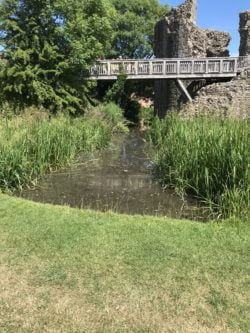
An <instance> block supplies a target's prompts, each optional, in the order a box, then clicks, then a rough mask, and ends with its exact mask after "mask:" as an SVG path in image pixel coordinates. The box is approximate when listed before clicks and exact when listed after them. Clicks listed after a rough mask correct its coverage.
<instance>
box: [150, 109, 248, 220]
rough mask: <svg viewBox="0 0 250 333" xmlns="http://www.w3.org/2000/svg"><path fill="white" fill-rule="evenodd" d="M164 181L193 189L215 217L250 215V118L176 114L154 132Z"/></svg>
mask: <svg viewBox="0 0 250 333" xmlns="http://www.w3.org/2000/svg"><path fill="white" fill-rule="evenodd" d="M150 138H151V141H152V143H153V144H154V145H155V146H157V147H158V149H157V152H156V155H155V161H156V166H157V173H158V176H159V178H160V181H161V182H162V184H164V185H165V186H168V187H174V188H176V189H179V190H181V191H183V192H184V193H187V194H191V195H193V196H195V197H197V198H199V199H200V200H202V201H204V202H205V203H206V207H207V206H209V207H210V208H211V211H213V212H216V214H217V216H220V217H228V216H230V215H239V214H243V215H245V214H249V204H250V182H249V181H250V172H249V165H250V148H249V142H250V140H249V139H250V131H249V121H247V120H242V119H228V118H227V119H225V118H224V119H219V118H211V117H200V118H192V119H186V120H183V119H180V118H179V117H178V116H176V115H172V116H168V117H166V118H165V119H164V120H162V121H161V120H159V119H156V120H155V121H154V123H153V125H152V128H151V131H150Z"/></svg>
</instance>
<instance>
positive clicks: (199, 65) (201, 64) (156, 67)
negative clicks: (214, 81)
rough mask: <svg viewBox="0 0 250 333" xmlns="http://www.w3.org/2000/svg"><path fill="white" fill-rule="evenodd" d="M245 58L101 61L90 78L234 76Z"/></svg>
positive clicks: (244, 62) (243, 64) (91, 72)
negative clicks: (125, 75) (120, 76)
mask: <svg viewBox="0 0 250 333" xmlns="http://www.w3.org/2000/svg"><path fill="white" fill-rule="evenodd" d="M246 61H248V60H246V59H245V58H244V59H243V58H242V59H241V58H238V57H233V58H229V57H227V58H197V59H192V58H186V59H150V60H130V59H124V60H123V59H121V60H120V59H119V60H102V61H98V62H97V63H96V64H95V65H94V66H92V67H91V70H90V76H93V77H99V76H101V77H105V76H107V77H109V76H110V77H114V76H117V75H119V74H121V73H122V72H124V73H125V74H127V75H128V76H133V77H134V76H143V77H144V76H151V77H153V76H157V77H159V76H161V75H162V76H164V77H165V76H166V77H167V76H168V75H169V76H176V77H178V76H188V75H190V76H192V75H194V76H195V75H197V76H199V75H200V76H202V75H204V74H207V75H210V74H211V75H215V74H224V75H225V74H236V73H237V71H238V69H239V68H242V67H243V66H245V65H246Z"/></svg>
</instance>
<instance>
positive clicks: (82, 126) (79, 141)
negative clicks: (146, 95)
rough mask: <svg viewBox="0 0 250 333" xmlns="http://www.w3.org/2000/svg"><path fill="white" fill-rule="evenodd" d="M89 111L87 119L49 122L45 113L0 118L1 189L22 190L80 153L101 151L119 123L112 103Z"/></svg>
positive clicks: (65, 119) (117, 109) (62, 119)
mask: <svg viewBox="0 0 250 333" xmlns="http://www.w3.org/2000/svg"><path fill="white" fill-rule="evenodd" d="M96 112H97V110H90V112H89V113H88V115H87V116H86V117H80V118H75V119H73V118H69V117H65V116H60V117H55V118H51V119H49V117H48V115H47V114H46V113H41V112H40V113H39V112H35V113H34V114H24V115H22V116H11V117H5V118H4V117H1V118H0V189H3V190H6V189H10V190H12V189H14V188H17V187H19V188H21V187H23V186H24V185H27V184H29V183H30V182H32V181H34V180H35V179H36V178H37V177H39V176H41V175H42V174H44V173H45V172H48V171H49V170H51V169H56V168H59V167H62V166H64V165H66V164H67V163H69V162H70V161H72V159H73V158H75V157H76V155H77V154H79V153H80V152H86V151H91V150H94V149H100V148H103V147H105V146H107V145H108V144H109V142H110V140H111V136H112V131H113V129H114V128H115V127H116V126H117V125H118V124H119V123H122V110H121V109H119V108H118V107H116V106H115V105H113V104H109V105H106V106H104V107H101V108H99V109H98V116H97V115H96ZM92 113H93V114H94V115H95V116H91V114H92Z"/></svg>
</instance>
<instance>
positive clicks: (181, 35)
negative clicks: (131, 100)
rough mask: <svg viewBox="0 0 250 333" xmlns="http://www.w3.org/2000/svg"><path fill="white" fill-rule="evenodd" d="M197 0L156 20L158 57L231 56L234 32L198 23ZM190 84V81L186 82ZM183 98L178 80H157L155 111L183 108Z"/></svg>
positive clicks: (187, 0)
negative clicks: (230, 45) (201, 27)
mask: <svg viewBox="0 0 250 333" xmlns="http://www.w3.org/2000/svg"><path fill="white" fill-rule="evenodd" d="M196 10H197V0H186V1H185V2H184V3H183V4H182V5H181V6H179V7H178V8H173V9H172V10H171V11H170V13H169V14H168V15H167V16H166V17H164V18H163V19H162V20H161V21H159V22H158V23H157V24H156V27H155V56H156V57H157V58H183V57H216V56H218V57H219V56H227V55H229V52H228V48H227V47H228V44H229V42H230V39H231V37H230V35H229V33H226V32H220V31H215V30H208V29H200V28H198V27H197V26H196V23H195V22H196ZM186 83H187V85H189V84H190V81H189V82H186ZM182 103H183V98H182V95H181V93H180V92H179V89H178V88H177V86H176V83H175V81H174V80H156V82H155V113H156V114H157V115H159V116H160V117H162V116H164V115H165V114H166V112H167V111H168V110H170V109H180V107H181V105H182Z"/></svg>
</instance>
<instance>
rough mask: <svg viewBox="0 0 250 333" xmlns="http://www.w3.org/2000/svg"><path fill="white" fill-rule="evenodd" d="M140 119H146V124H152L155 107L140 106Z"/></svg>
mask: <svg viewBox="0 0 250 333" xmlns="http://www.w3.org/2000/svg"><path fill="white" fill-rule="evenodd" d="M139 119H141V120H144V123H145V125H149V124H151V122H152V121H153V119H154V108H153V107H150V108H144V107H140V111H139Z"/></svg>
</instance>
